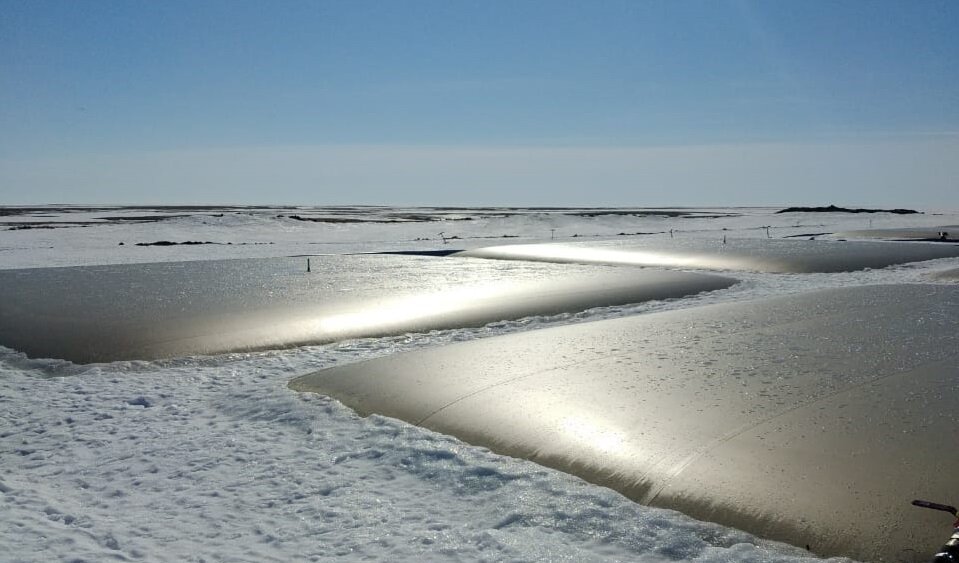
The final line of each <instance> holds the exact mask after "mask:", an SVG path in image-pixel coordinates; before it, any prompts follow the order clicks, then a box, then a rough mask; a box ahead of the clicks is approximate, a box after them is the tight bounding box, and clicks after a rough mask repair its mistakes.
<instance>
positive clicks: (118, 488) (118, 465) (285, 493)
mask: <svg viewBox="0 0 959 563" xmlns="http://www.w3.org/2000/svg"><path fill="white" fill-rule="evenodd" d="M501 211H502V210H483V211H475V210H474V211H471V210H439V211H429V212H423V211H422V210H395V209H388V208H379V209H360V210H343V209H339V210H336V213H331V212H329V210H316V209H305V208H300V209H295V210H291V209H242V210H202V211H189V212H183V211H168V212H167V211H165V212H162V213H166V214H170V215H183V216H180V217H174V218H170V219H165V220H163V221H159V222H142V223H141V222H135V221H131V220H121V221H115V220H114V221H105V222H104V221H103V220H102V217H118V216H129V217H133V216H144V215H157V214H162V213H161V212H152V211H145V210H123V209H118V210H104V211H78V212H63V211H60V210H56V209H50V210H46V211H44V212H42V213H41V212H38V213H36V214H34V215H37V214H47V215H54V217H44V218H39V217H35V216H25V215H19V216H15V217H0V223H4V222H8V223H14V222H38V221H51V222H56V223H62V225H51V226H56V227H57V228H31V229H18V230H3V229H4V228H5V227H3V226H0V268H6V269H9V268H27V267H47V266H61V265H93V264H108V263H132V262H153V261H169V260H208V259H222V258H239V257H263V256H289V255H299V254H328V253H346V252H369V251H393V250H411V249H445V248H473V247H477V246H486V245H492V244H506V243H513V242H516V243H520V242H523V243H528V242H546V241H549V240H557V241H563V242H580V241H584V240H585V241H589V242H591V243H596V242H599V241H603V242H602V243H603V244H608V245H617V244H621V243H622V241H629V242H632V243H635V242H637V241H639V240H641V239H643V238H644V237H646V238H649V237H669V236H671V235H670V233H669V231H670V230H671V229H672V230H673V234H672V236H673V237H690V238H697V239H705V240H716V241H717V243H718V241H720V240H721V239H722V237H723V236H726V237H728V239H729V241H730V244H733V243H734V241H735V239H737V238H755V237H763V238H764V237H766V236H767V232H766V229H765V228H764V227H766V226H771V227H772V228H771V229H770V236H773V237H779V236H789V235H798V234H807V233H822V232H837V231H848V230H854V229H865V228H870V227H871V228H886V227H889V228H892V227H900V226H916V225H921V226H937V225H955V224H959V213H951V214H938V215H933V214H928V213H927V214H924V215H913V216H899V215H889V214H878V215H846V214H783V215H775V214H773V213H772V211H773V210H769V209H725V210H698V211H702V212H704V214H707V215H710V214H712V215H722V214H730V216H721V217H713V218H702V217H661V216H646V215H622V214H612V215H596V216H586V215H590V214H589V213H580V214H578V215H571V214H568V212H564V211H556V210H552V211H524V210H511V211H509V212H508V213H506V212H501ZM424 213H425V214H426V215H430V217H427V218H435V219H441V218H445V219H446V220H435V221H422V220H416V219H418V218H419V219H422V217H418V215H422V214H424ZM292 214H296V215H299V216H301V217H307V216H310V217H330V216H336V217H340V218H343V217H347V218H349V219H355V220H362V222H312V221H302V220H297V219H291V218H289V215H292ZM278 215H284V216H285V217H277V216H278ZM467 218H469V219H468V220H467ZM370 220H389V221H399V222H370ZM71 222H73V223H71ZM80 222H85V223H90V224H89V225H88V226H66V225H70V224H74V225H78V223H80ZM441 232H442V233H443V234H442V235H440V234H439V233H441ZM620 233H624V234H620ZM634 233H656V234H645V235H640V234H634ZM573 235H579V236H577V237H573ZM444 237H445V238H446V239H447V243H446V244H444V242H443V240H442V239H443V238H444ZM453 237H456V238H453ZM504 237H505V238H504ZM160 240H169V241H175V242H183V241H187V240H193V241H210V242H220V243H227V242H232V243H233V244H231V245H227V244H222V245H195V246H168V247H154V246H148V247H138V246H135V243H137V242H155V241H160ZM120 242H124V245H122V246H120V245H119V243H120ZM240 243H262V244H240ZM957 266H959V259H943V260H936V261H931V262H925V263H921V264H910V265H904V266H897V267H891V268H885V269H882V270H871V271H862V272H852V273H841V274H757V273H745V274H743V273H734V274H732V275H734V276H735V277H738V278H739V279H742V280H743V283H740V284H738V285H736V286H734V287H733V288H730V289H729V290H723V291H719V292H714V293H711V294H707V295H701V296H696V297H693V298H688V299H680V300H671V301H663V302H652V303H646V304H641V305H635V306H624V307H611V308H602V309H595V310H591V311H586V312H577V313H568V314H563V315H557V316H554V317H541V318H526V319H520V320H515V321H504V322H497V323H493V324H491V325H487V326H486V327H482V328H470V329H466V328H464V329H455V330H447V331H434V332H431V333H428V334H408V335H402V336H397V337H390V338H378V339H364V340H352V341H347V342H341V343H337V344H330V345H325V346H314V347H304V348H296V349H290V350H277V351H272V352H265V353H256V354H231V355H223V356H214V357H195V358H176V359H171V360H164V361H155V362H116V363H110V364H94V365H75V364H71V363H69V362H65V361H60V360H50V359H28V358H25V357H24V356H23V355H22V354H20V353H18V352H16V351H14V350H10V349H5V348H0V559H2V560H4V561H107V560H119V561H127V560H142V561H320V560H327V559H336V558H345V559H347V560H381V561H385V560H391V561H394V560H442V561H446V560H458V561H502V560H508V561H544V560H555V561H617V560H622V561H637V560H642V561H669V560H695V561H798V560H800V559H803V558H806V557H809V555H808V554H807V553H805V552H803V551H801V550H798V549H796V548H793V547H790V546H785V545H781V544H773V543H769V542H764V541H760V540H758V539H756V538H754V537H752V536H750V535H748V534H746V533H743V532H740V531H737V530H733V529H729V528H725V527H721V526H718V525H715V524H710V523H703V522H698V521H695V520H692V519H690V518H688V517H685V516H684V515H682V514H679V513H676V512H671V511H666V510H660V509H653V508H647V507H643V506H640V505H637V504H635V503H633V502H631V501H629V500H627V499H625V498H624V497H622V496H620V495H618V494H616V493H613V492H611V491H609V490H607V489H604V488H601V487H597V486H594V485H590V484H587V483H584V482H582V481H580V480H578V479H576V478H573V477H570V476H568V475H565V474H563V473H559V472H556V471H553V470H549V469H545V468H542V467H540V466H538V465H535V464H532V463H530V462H526V461H523V460H517V459H512V458H507V457H503V456H498V455H494V454H491V453H490V452H488V451H486V450H484V449H482V448H476V447H472V446H469V445H466V444H463V443H461V442H458V441H456V440H454V439H452V438H449V437H445V436H442V435H438V434H435V433H432V432H428V431H425V430H422V429H419V428H416V427H412V426H409V425H407V424H404V423H401V422H398V421H395V420H391V419H386V418H382V417H376V416H373V417H370V418H366V419H363V418H359V417H357V416H356V415H355V414H353V413H352V412H351V411H349V410H348V409H346V408H344V407H343V406H341V405H340V404H338V403H337V402H335V401H333V400H331V399H328V398H324V397H320V396H315V395H308V394H302V395H301V394H297V393H294V392H292V391H290V390H289V389H288V388H287V387H286V383H287V382H288V381H289V380H290V379H292V378H293V377H295V376H299V375H303V374H305V373H309V372H311V371H314V370H318V369H322V368H325V367H330V366H333V365H339V364H343V363H346V362H354V361H359V360H363V359H368V358H373V357H378V356H382V355H386V354H392V353H396V352H399V351H404V350H411V349H416V348H421V347H425V346H434V345H438V344H441V343H444V342H449V341H454V340H464V339H471V338H480V337H483V336H487V335H493V334H502V333H506V332H511V331H517V330H530V329H535V328H537V327H541V326H549V325H554V324H562V323H570V322H579V321H582V320H591V319H598V318H606V317H612V316H620V315H625V314H644V313H648V312H652V311H659V310H666V309H674V308H681V307H690V306H695V305H697V304H703V303H711V302H719V301H729V300H737V299H751V298H755V297H760V296H764V295H777V294H783V293H790V292H798V291H806V290H809V289H813V288H819V287H835V286H843V285H861V284H871V283H915V282H929V281H930V277H929V276H928V274H931V273H934V272H938V271H943V270H948V269H953V268H956V267H957ZM940 283H948V282H940ZM865 517H868V515H866V516H865Z"/></svg>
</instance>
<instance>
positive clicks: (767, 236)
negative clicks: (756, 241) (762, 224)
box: [766, 226, 772, 238]
mask: <svg viewBox="0 0 959 563" xmlns="http://www.w3.org/2000/svg"><path fill="white" fill-rule="evenodd" d="M766 238H772V237H770V236H769V227H768V226H767V227H766Z"/></svg>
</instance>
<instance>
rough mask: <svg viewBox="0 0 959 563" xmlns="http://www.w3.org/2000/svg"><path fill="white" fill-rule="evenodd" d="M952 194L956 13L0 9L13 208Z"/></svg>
mask: <svg viewBox="0 0 959 563" xmlns="http://www.w3.org/2000/svg"><path fill="white" fill-rule="evenodd" d="M903 184H908V185H903ZM957 193H959V2H953V1H942V2H933V1H923V0H911V1H901V2H888V1H879V0H872V1H856V2H853V1H841V0H831V1H822V2H816V1H802V2H793V1H775V0H770V1H763V2H758V1H749V0H710V1H696V2H692V1H682V0H673V1H661V2H653V1H641V0H632V1H623V2H619V1H614V0H604V1H582V2H571V1H562V0H552V1H509V2H507V1H460V0H437V1H413V0H409V1H379V2H368V1H362V0H360V1H346V0H342V1H335V2H334V1H328V2H320V1H317V2H246V1H240V0H231V1H223V2H200V1H177V0H167V1H164V2H139V1H133V0H124V1H108V0H98V1H92V0H88V1H63V2H60V1H41V0H32V1H14V0H0V204H3V203H28V202H44V201H57V202H70V201H72V202H116V203H151V202H153V203H177V202H183V203H304V204H325V203H383V204H390V203H394V204H490V205H496V204H503V205H514V204H535V205H542V204H552V205H565V204H568V205H590V204H594V205H696V204H704V205H734V204H772V205H776V204H786V203H790V204H791V203H827V202H838V203H843V202H845V203H862V204H869V203H875V204H895V205H903V206H908V205H909V204H910V203H911V202H914V203H913V204H914V205H917V206H922V205H926V206H947V207H948V206H951V207H952V208H959V202H957V196H956V194H957ZM827 200H828V201H827Z"/></svg>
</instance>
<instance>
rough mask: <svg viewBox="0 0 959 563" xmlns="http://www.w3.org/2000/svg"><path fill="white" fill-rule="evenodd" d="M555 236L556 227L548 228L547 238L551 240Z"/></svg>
mask: <svg viewBox="0 0 959 563" xmlns="http://www.w3.org/2000/svg"><path fill="white" fill-rule="evenodd" d="M555 238H556V229H550V230H549V240H553V239H555Z"/></svg>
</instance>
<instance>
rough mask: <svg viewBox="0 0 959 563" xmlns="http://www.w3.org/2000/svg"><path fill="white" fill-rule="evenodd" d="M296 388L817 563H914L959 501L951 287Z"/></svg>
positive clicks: (545, 337) (461, 353)
mask: <svg viewBox="0 0 959 563" xmlns="http://www.w3.org/2000/svg"><path fill="white" fill-rule="evenodd" d="M291 387H292V388H294V389H297V390H301V391H312V392H317V393H322V394H326V395H331V396H333V397H335V398H337V399H339V400H340V401H342V402H343V403H345V404H346V405H348V406H350V407H352V408H354V409H356V410H357V412H359V413H360V414H362V415H367V414H370V413H377V414H381V415H386V416H390V417H395V418H399V419H403V420H406V421H408V422H411V423H413V424H416V425H421V426H424V427H427V428H431V429H434V430H437V431H439V432H443V433H446V434H451V435H454V436H457V437H459V438H461V439H463V440H465V441H467V442H470V443H473V444H478V445H482V446H487V447H489V448H491V449H493V450H494V451H497V452H500V453H504V454H508V455H513V456H517V457H523V458H528V459H531V460H534V461H536V462H539V463H542V464H544V465H548V466H552V467H555V468H558V469H561V470H563V471H567V472H570V473H573V474H575V475H578V476H580V477H582V478H584V479H586V480H588V481H592V482H594V483H599V484H602V485H606V486H609V487H611V488H614V489H616V490H618V491H620V492H622V493H623V494H625V495H627V496H629V497H631V498H633V499H636V500H637V501H640V502H643V503H648V504H652V505H656V506H662V507H667V508H675V509H679V510H681V511H683V512H686V513H688V514H690V515H692V516H694V517H697V518H701V519H705V520H711V521H716V522H719V523H723V524H728V525H732V526H736V527H739V528H741V529H744V530H747V531H750V532H753V533H756V534H757V535H760V536H763V537H767V538H771V539H776V540H782V541H786V542H789V543H792V544H794V545H798V546H802V547H805V546H808V547H809V548H810V549H811V550H812V551H814V552H816V553H818V554H821V555H846V556H851V557H855V558H858V559H861V560H876V561H878V560H883V561H925V560H927V559H928V557H929V555H930V554H932V553H934V552H935V550H936V549H937V548H938V547H939V546H940V545H941V543H942V540H943V537H944V535H943V530H944V529H946V528H947V526H946V524H947V523H944V522H943V521H942V518H941V516H940V515H938V514H934V513H933V511H928V510H919V509H917V508H915V507H913V506H911V505H910V501H911V500H912V499H914V498H927V499H933V500H939V501H941V502H955V500H956V499H959V481H957V479H956V476H955V469H956V467H959V448H957V444H959V287H955V286H951V285H900V286H866V287H858V288H850V289H838V290H826V291H820V292H814V293H807V294H800V295H794V296H788V297H779V298H774V299H768V300H758V301H752V302H745V303H731V304H719V305H709V306H703V307H697V308H691V309H684V310H678V311H669V312H662V313H654V314H649V315H642V316H638V317H628V318H621V319H613V320H604V321H597V322H591V323H583V324H579V325H571V326H563V327H558V328H549V329H544V330H538V331H532V332H527V333H520V334H512V335H505V336H499V337H493V338H488V339H483V340H478V341H471V342H464V343H457V344H452V345H448V346H443V347H440V348H435V349H428V350H423V351H417V352H411V353H407V354H402V355H397V356H392V357H386V358H381V359H376V360H372V361H368V362H363V363H358V364H353V365H349V366H342V367H337V368H332V369H329V370H324V371H321V372H318V373H315V374H311V375H307V376H304V377H301V378H299V379H296V380H294V381H293V382H292V383H291Z"/></svg>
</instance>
